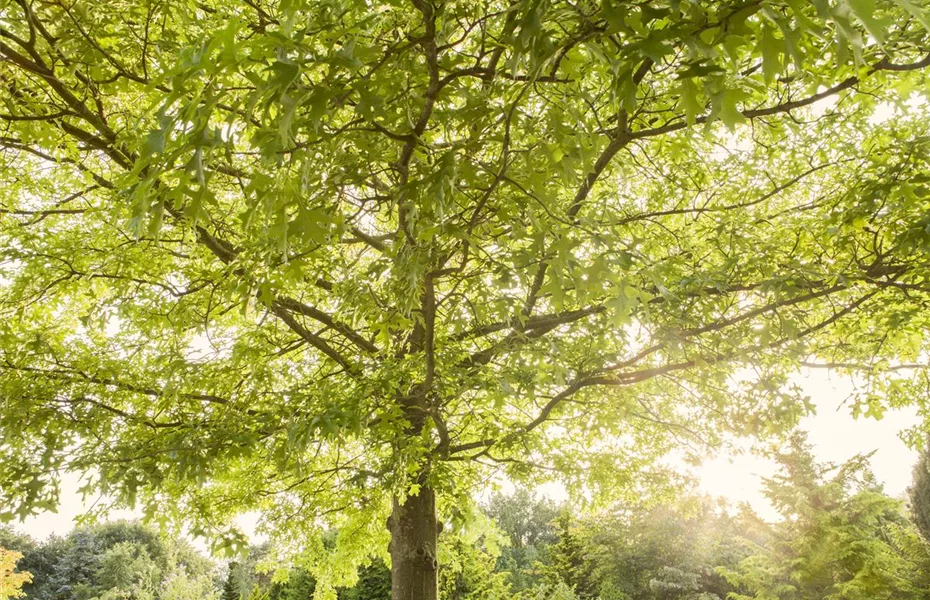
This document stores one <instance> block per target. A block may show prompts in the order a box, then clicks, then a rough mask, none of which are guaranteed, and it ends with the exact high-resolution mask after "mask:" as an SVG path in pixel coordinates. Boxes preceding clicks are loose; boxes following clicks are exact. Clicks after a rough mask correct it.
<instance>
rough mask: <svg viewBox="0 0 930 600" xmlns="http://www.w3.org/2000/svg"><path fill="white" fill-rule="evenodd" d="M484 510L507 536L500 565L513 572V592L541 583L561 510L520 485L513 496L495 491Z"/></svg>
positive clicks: (511, 581)
mask: <svg viewBox="0 0 930 600" xmlns="http://www.w3.org/2000/svg"><path fill="white" fill-rule="evenodd" d="M485 510H486V512H487V514H488V516H489V517H491V518H492V519H493V520H494V522H495V523H496V524H497V526H498V527H499V528H500V529H501V532H503V533H504V534H505V535H506V536H507V538H508V542H509V543H508V544H506V545H505V546H504V547H503V548H501V556H500V558H499V559H498V561H497V568H498V570H501V571H509V572H510V584H511V586H512V588H513V589H514V591H521V590H524V589H528V588H531V587H533V586H534V585H536V584H539V583H541V581H542V579H543V573H542V572H541V569H540V564H541V563H546V562H548V557H549V547H550V546H551V545H552V544H553V543H555V542H556V541H558V537H557V535H556V532H555V528H554V527H553V525H554V521H555V520H556V518H557V517H558V516H559V509H558V508H557V506H556V505H555V504H554V503H553V502H552V501H551V500H549V499H547V498H545V497H540V496H539V495H537V494H534V493H533V492H531V491H529V490H527V489H525V488H518V489H517V490H515V491H514V493H513V494H512V495H508V496H505V495H503V494H495V495H494V496H492V497H491V500H490V502H489V503H488V505H487V507H485Z"/></svg>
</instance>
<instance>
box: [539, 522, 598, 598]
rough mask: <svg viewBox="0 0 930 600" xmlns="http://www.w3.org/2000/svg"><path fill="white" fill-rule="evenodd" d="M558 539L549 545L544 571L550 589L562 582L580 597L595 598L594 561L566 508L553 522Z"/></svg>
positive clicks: (557, 586)
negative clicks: (547, 562) (547, 561)
mask: <svg viewBox="0 0 930 600" xmlns="http://www.w3.org/2000/svg"><path fill="white" fill-rule="evenodd" d="M555 529H556V534H557V537H558V541H557V542H556V543H554V544H553V545H552V546H551V547H550V548H549V564H548V565H547V566H546V568H545V571H546V575H547V578H548V579H549V584H550V587H551V588H552V589H558V588H559V586H560V585H564V586H565V587H567V588H568V589H570V590H571V591H572V593H573V594H574V595H575V596H576V597H578V598H579V599H580V600H589V599H592V598H596V597H597V584H596V582H595V581H594V577H593V576H592V575H593V571H594V561H593V560H592V557H591V556H590V545H589V544H588V543H587V541H586V540H585V539H584V538H583V535H584V534H583V533H582V532H581V531H580V530H579V528H578V526H577V524H576V523H575V522H574V519H572V514H571V513H570V512H569V511H568V509H562V511H561V512H560V513H559V516H558V517H557V519H556V521H555Z"/></svg>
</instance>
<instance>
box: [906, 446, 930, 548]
mask: <svg viewBox="0 0 930 600" xmlns="http://www.w3.org/2000/svg"><path fill="white" fill-rule="evenodd" d="M908 496H909V497H910V501H911V503H910V509H911V514H912V515H913V518H914V523H915V524H916V525H917V530H918V531H920V535H921V536H923V538H924V539H925V540H926V541H927V542H930V447H928V446H924V448H922V449H921V452H920V456H919V457H918V459H917V464H916V465H914V481H913V483H912V484H911V487H910V488H909V489H908Z"/></svg>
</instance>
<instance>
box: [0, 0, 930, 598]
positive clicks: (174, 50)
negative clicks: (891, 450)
mask: <svg viewBox="0 0 930 600" xmlns="http://www.w3.org/2000/svg"><path fill="white" fill-rule="evenodd" d="M928 24H930V19H928V15H927V9H926V6H924V5H923V4H921V3H910V2H905V1H903V0H898V1H890V0H882V1H871V0H869V1H863V0H855V1H853V0H849V1H847V0H838V1H837V2H830V1H828V0H815V1H814V2H800V1H795V0H752V1H749V2H745V1H743V0H739V1H733V2H729V1H727V2H718V1H716V0H715V1H709V0H708V1H703V2H702V1H697V2H678V1H669V2H658V3H654V2H650V3H640V2H627V1H623V0H608V1H605V2H589V1H583V2H567V1H560V0H517V1H515V2H513V3H511V2H509V1H508V2H502V1H496V0H484V1H481V2H473V1H471V0H467V1H466V0H461V1H454V0H450V1H439V0H411V1H410V2H409V3H408V2H401V1H399V0H390V1H388V2H385V3H382V4H378V5H377V6H374V5H371V4H370V3H367V2H362V1H357V0H324V1H320V2H306V1H305V0H281V1H280V2H272V1H269V0H250V1H249V2H247V3H245V5H243V4H242V3H240V2H231V1H228V0H205V1H202V2H189V1H188V0H166V1H161V2H149V1H147V0H120V1H118V2H112V1H109V0H108V1H107V2H95V1H87V2H81V3H78V4H76V5H72V4H66V3H65V4H63V3H57V2H38V1H34V0H13V2H12V3H10V2H7V3H5V4H4V7H3V9H2V12H0V58H2V60H0V85H2V86H3V90H4V93H3V94H2V100H0V103H2V113H0V122H2V132H0V149H2V153H0V219H3V227H2V228H0V252H2V254H0V265H2V271H0V282H2V285H0V317H2V318H0V399H2V400H0V402H2V405H0V406H2V408H0V429H2V433H3V435H2V437H0V439H2V441H0V483H2V484H3V485H2V486H0V490H2V491H0V507H2V508H0V518H3V519H10V518H13V517H16V516H19V517H23V516H26V515H28V514H31V513H32V512H34V511H37V510H48V509H51V508H53V507H54V506H55V504H56V503H57V501H58V489H59V488H58V486H57V485H56V481H57V477H58V474H59V473H60V472H61V471H63V470H72V471H78V472H83V473H85V474H86V476H87V482H88V483H87V485H88V487H89V488H92V489H94V490H96V491H99V492H103V493H104V494H106V495H108V496H109V497H110V498H112V499H113V502H114V503H118V504H123V505H135V506H140V507H141V508H142V509H143V510H144V511H145V512H146V514H147V515H149V516H150V517H152V518H155V517H158V518H160V519H172V518H173V519H175V520H181V519H188V520H189V522H190V523H192V527H193V530H194V532H195V533H196V534H202V535H206V536H210V537H212V538H214V539H217V540H218V541H219V545H221V546H223V547H226V548H232V549H239V548H242V547H243V545H244V543H245V542H244V540H243V538H242V536H241V534H239V533H238V532H237V531H236V530H235V529H234V528H233V527H232V525H231V523H232V519H233V517H234V515H236V514H238V513H240V512H242V511H246V510H256V511H259V512H260V513H261V514H262V515H263V518H264V521H263V522H264V524H265V525H266V526H267V527H269V528H273V529H274V531H275V535H276V540H277V541H279V543H278V544H277V545H276V548H278V551H280V552H282V553H301V554H302V555H303V557H304V560H305V562H306V564H308V565H310V568H311V571H312V573H313V575H314V576H315V577H317V592H316V593H317V594H318V596H320V597H329V598H332V597H333V596H334V594H335V589H336V588H338V587H344V586H347V585H350V584H351V582H353V581H354V580H355V578H356V573H355V568H356V566H357V565H359V564H363V563H365V562H368V561H370V560H372V559H373V558H375V557H380V558H386V555H385V552H387V548H388V538H390V546H389V548H390V558H391V561H390V562H391V566H392V586H393V597H394V598H395V599H396V600H401V599H403V600H408V599H410V598H423V599H426V600H433V599H434V598H435V597H436V594H437V593H438V592H437V590H438V583H437V582H438V564H439V560H438V555H439V551H438V548H437V538H438V530H439V526H438V522H437V521H442V522H443V523H444V525H445V526H447V527H449V528H450V530H451V531H457V530H459V529H460V528H461V527H462V523H461V522H460V521H461V519H460V517H461V515H462V514H465V515H467V514H470V513H469V511H468V510H466V511H464V512H462V511H460V508H461V507H462V506H467V505H469V504H470V503H471V502H472V500H471V496H472V492H473V489H474V486H476V485H478V484H479V482H481V481H485V479H484V478H485V477H487V476H489V475H490V474H492V472H493V471H503V472H505V473H506V474H507V475H508V476H509V477H511V478H513V479H515V480H521V479H532V477H535V476H539V477H542V476H549V477H559V478H561V479H563V480H564V481H565V482H566V483H567V485H568V488H569V489H570V490H571V491H572V493H578V494H580V493H582V492H591V494H605V493H611V492H612V493H620V492H621V491H623V490H626V489H629V487H628V486H626V485H625V484H627V483H631V482H632V481H634V480H635V482H636V489H637V493H642V492H643V491H644V490H646V489H648V488H650V487H655V486H659V485H662V484H663V483H664V482H665V481H666V476H665V474H664V473H663V472H662V471H661V469H659V468H657V467H654V466H653V464H654V463H653V459H654V458H655V457H656V456H660V455H662V454H664V453H666V452H668V451H669V449H670V448H672V447H674V446H683V447H685V448H688V447H690V448H693V449H701V453H703V451H704V450H703V449H704V448H706V447H707V446H714V445H716V444H718V443H719V442H720V440H721V439H722V438H721V435H723V434H726V433H738V434H741V433H757V434H766V433H772V432H777V431H780V430H783V429H784V428H786V427H789V426H790V425H792V424H793V423H795V422H796V421H797V420H798V418H800V416H801V415H803V414H804V413H805V412H806V411H807V410H808V409H809V407H808V405H807V404H806V402H805V400H804V399H803V398H801V397H800V395H799V394H798V393H797V390H794V389H793V388H792V387H791V386H790V385H788V383H787V382H788V379H787V378H788V376H789V374H790V373H791V372H793V370H794V369H796V368H797V366H798V364H799V363H801V362H803V361H808V362H809V361H814V362H815V363H816V364H817V365H820V366H824V365H829V366H831V367H833V368H841V369H845V370H848V371H853V370H855V371H857V372H860V371H861V374H862V375H863V376H864V377H865V379H866V380H867V382H869V383H870V384H871V385H872V389H882V390H883V391H885V390H890V391H892V392H894V394H893V395H892V397H891V398H890V399H883V398H882V397H881V396H878V395H872V396H868V397H863V399H862V402H860V403H859V404H857V410H860V411H862V412H866V413H868V414H871V415H877V414H880V413H881V410H882V409H883V408H884V407H885V406H886V405H887V403H888V402H902V401H905V400H908V399H909V392H910V391H912V389H911V388H909V387H908V385H909V384H908V383H907V382H906V381H905V382H903V383H902V382H900V381H899V378H900V377H901V376H906V375H908V374H910V373H911V371H909V370H907V369H908V368H909V367H910V366H911V365H912V363H914V361H916V360H917V358H918V357H920V356H921V355H922V354H921V353H922V350H925V347H924V346H923V344H924V342H923V338H922V332H924V331H925V330H926V327H927V312H926V310H925V309H924V303H925V301H926V299H927V283H926V282H927V280H928V277H930V272H928V264H930V261H928V260H927V252H928V248H930V234H928V233H927V231H928V230H927V222H928V218H930V217H928V214H930V212H928V200H927V193H928V192H927V181H928V178H930V170H928V165H927V160H926V159H927V147H928V144H930V141H928V140H930V135H928V134H930V132H928V127H930V125H928V123H930V119H927V118H926V114H925V113H926V111H925V110H923V109H921V108H920V104H919V103H916V104H914V105H913V107H912V109H911V110H909V111H903V110H893V111H892V112H891V116H890V118H888V119H885V118H884V117H882V118H880V119H879V118H873V117H875V114H874V108H875V106H876V104H877V103H879V102H883V101H886V102H891V103H892V105H894V104H896V103H901V102H905V101H908V100H909V99H910V98H911V94H912V93H913V92H925V90H926V89H927V87H928V86H927V85H926V81H925V79H924V71H923V70H924V69H925V68H926V67H927V66H928V65H930V56H927V47H928V35H927V26H928ZM920 377H925V375H924V374H920V375H915V378H920ZM915 389H916V388H915ZM634 474H635V476H634ZM105 508H106V506H103V507H102V508H101V510H103V509H105ZM388 517H389V518H388ZM385 523H387V526H388V527H387V529H385V527H384V525H385ZM333 529H338V531H339V532H340V534H339V539H338V540H337V541H336V542H335V544H333V545H331V546H328V545H326V544H324V543H323V541H322V538H323V536H324V534H325V533H326V532H327V531H331V530H333Z"/></svg>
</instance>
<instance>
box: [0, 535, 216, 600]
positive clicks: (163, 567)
mask: <svg viewBox="0 0 930 600" xmlns="http://www.w3.org/2000/svg"><path fill="white" fill-rule="evenodd" d="M7 540H12V541H13V542H14V543H15V544H16V547H17V548H21V550H20V552H21V553H22V554H23V561H22V565H23V566H26V565H29V566H30V568H35V569H36V571H35V572H34V573H33V579H32V582H31V584H30V585H27V586H25V587H24V591H25V593H26V597H27V598H29V600H92V599H93V600H96V599H101V600H102V599H109V600H115V599H118V598H134V599H145V598H150V599H152V600H214V599H216V598H218V597H219V594H218V592H217V590H216V581H215V580H214V579H215V569H214V565H213V563H212V562H211V561H210V560H208V559H206V558H204V557H202V556H201V555H200V554H198V553H197V552H196V551H195V550H194V549H193V548H192V547H191V546H190V545H189V544H188V543H186V542H185V541H183V540H172V539H169V538H165V537H162V536H160V535H159V534H157V533H156V532H154V531H153V530H151V529H149V528H146V527H144V526H142V525H139V524H137V523H127V522H116V523H110V524H106V525H99V526H94V527H85V528H78V529H75V530H74V531H72V532H71V533H70V534H69V535H68V536H66V537H64V538H56V537H52V538H50V539H48V540H46V541H45V542H43V543H41V544H37V543H36V542H34V541H33V540H31V539H29V538H27V537H25V536H20V535H16V534H15V533H13V532H10V531H0V541H4V542H6V541H7Z"/></svg>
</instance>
